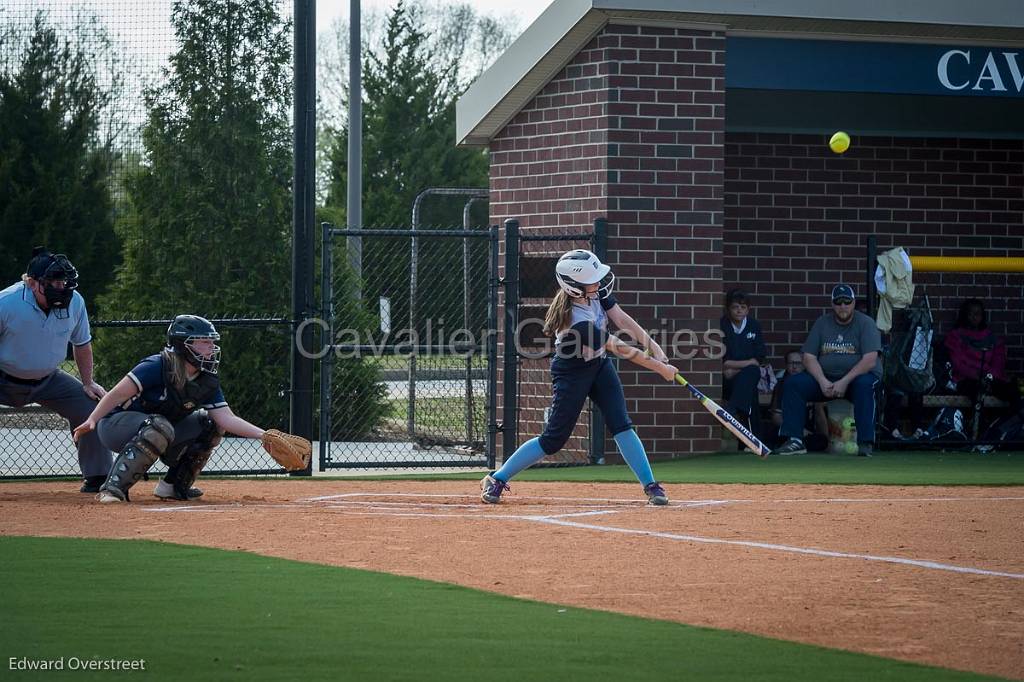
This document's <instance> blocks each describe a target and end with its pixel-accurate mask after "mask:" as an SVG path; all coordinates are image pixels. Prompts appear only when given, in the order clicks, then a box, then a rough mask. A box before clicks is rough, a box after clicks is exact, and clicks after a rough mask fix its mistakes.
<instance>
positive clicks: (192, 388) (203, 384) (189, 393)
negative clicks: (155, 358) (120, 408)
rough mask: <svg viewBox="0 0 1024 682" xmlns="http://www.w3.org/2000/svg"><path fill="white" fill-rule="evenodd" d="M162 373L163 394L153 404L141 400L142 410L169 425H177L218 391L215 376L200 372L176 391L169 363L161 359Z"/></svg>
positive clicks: (218, 381)
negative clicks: (165, 419) (167, 420)
mask: <svg viewBox="0 0 1024 682" xmlns="http://www.w3.org/2000/svg"><path fill="white" fill-rule="evenodd" d="M161 362H162V363H163V372H164V394H163V395H162V396H161V399H160V400H158V401H155V402H150V401H148V400H145V399H142V409H143V411H145V412H148V413H150V414H162V415H163V416H165V417H167V418H168V419H169V420H170V421H171V423H174V424H176V423H178V422H179V421H181V420H182V419H184V418H185V417H187V416H189V415H190V414H192V413H193V412H195V411H196V410H197V409H199V408H200V407H201V406H203V405H205V404H206V403H208V402H210V401H211V400H213V397H214V396H215V395H217V391H218V389H220V380H219V379H218V378H217V375H216V374H210V373H209V372H200V373H199V376H197V377H196V378H195V379H192V380H191V381H186V382H185V385H184V386H183V387H182V388H180V389H178V388H175V386H174V378H173V377H172V375H171V368H170V366H169V363H167V362H166V361H164V360H163V359H161Z"/></svg>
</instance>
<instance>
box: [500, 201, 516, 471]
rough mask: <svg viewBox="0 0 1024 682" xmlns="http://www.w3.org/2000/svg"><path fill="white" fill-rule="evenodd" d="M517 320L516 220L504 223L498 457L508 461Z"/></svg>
mask: <svg viewBox="0 0 1024 682" xmlns="http://www.w3.org/2000/svg"><path fill="white" fill-rule="evenodd" d="M518 320H519V221H518V220H506V221H505V333H504V335H505V353H504V365H503V369H504V376H503V377H502V384H503V385H504V390H503V398H502V400H503V404H502V411H503V418H502V420H501V435H502V440H501V450H502V452H501V456H502V459H508V458H509V457H511V456H512V453H513V452H515V450H516V447H517V446H518V443H516V434H517V433H518V432H519V428H518V422H519V405H518V403H517V396H516V383H517V381H516V378H517V374H518V372H519V357H518V353H517V348H516V345H517V344H516V325H517V324H518Z"/></svg>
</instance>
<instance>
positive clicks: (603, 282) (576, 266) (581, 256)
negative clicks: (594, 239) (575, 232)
mask: <svg viewBox="0 0 1024 682" xmlns="http://www.w3.org/2000/svg"><path fill="white" fill-rule="evenodd" d="M555 280H557V281H558V286H559V287H561V289H562V291H564V292H565V293H567V294H568V295H569V296H571V297H572V298H582V297H583V295H584V294H583V287H585V286H586V285H588V284H598V285H599V286H598V289H597V295H598V296H599V297H600V298H607V297H608V296H610V295H611V293H612V288H613V287H614V285H615V275H613V274H612V269H611V268H610V267H608V266H607V265H605V264H604V263H602V262H601V259H600V258H598V257H597V256H595V255H594V254H593V253H592V252H591V251H587V250H586V249H573V250H572V251H567V252H566V253H564V254H562V257H561V258H559V259H558V263H556V264H555Z"/></svg>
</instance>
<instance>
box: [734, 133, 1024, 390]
mask: <svg viewBox="0 0 1024 682" xmlns="http://www.w3.org/2000/svg"><path fill="white" fill-rule="evenodd" d="M725 168H726V170H725V175H726V179H725V214H726V215H725V232H724V244H723V254H724V261H723V285H724V287H725V288H726V289H728V288H730V287H733V286H740V287H742V288H745V289H747V290H748V291H750V292H751V293H752V294H753V295H754V314H755V316H756V317H757V318H758V319H759V320H760V321H761V322H762V324H763V326H764V329H765V337H766V339H767V341H768V343H769V347H770V348H769V349H770V351H771V352H772V355H773V356H774V358H773V360H774V364H775V365H776V366H777V367H781V360H780V359H779V358H780V357H781V355H782V354H783V353H784V352H785V350H786V349H788V348H790V347H793V346H799V345H800V344H801V343H802V341H803V339H804V337H805V335H806V333H807V331H808V329H809V328H810V325H811V324H812V323H813V321H814V319H815V318H816V317H817V316H819V315H820V314H822V313H823V312H824V311H825V310H827V309H828V307H829V301H828V293H829V291H830V289H831V286H832V285H833V284H835V283H836V282H838V281H845V282H847V283H849V284H852V285H853V286H854V289H855V290H856V291H857V294H858V296H861V297H863V296H864V294H865V293H866V283H865V281H866V274H865V268H866V249H865V244H866V239H867V236H868V235H871V234H874V235H876V236H877V242H878V250H879V253H881V252H883V251H885V250H887V249H889V248H892V247H894V246H902V247H904V248H905V249H907V251H908V252H909V253H910V254H911V255H935V256H1008V255H1012V256H1017V257H1024V142H1022V141H1021V140H973V139H960V140H956V139H924V138H892V137H863V138H857V137H856V136H855V137H854V140H853V146H852V147H851V149H850V150H849V151H848V152H846V153H845V154H843V155H842V156H837V155H835V154H833V153H832V152H830V151H829V150H828V147H827V145H826V140H825V137H824V136H821V135H784V134H754V133H729V134H727V135H726V148H725ZM914 280H915V282H916V283H918V284H923V285H925V286H924V290H925V291H927V293H928V295H929V299H930V302H931V304H932V306H933V308H936V309H937V311H936V312H937V315H936V317H937V320H939V329H940V332H943V331H945V330H946V329H948V328H949V326H950V324H951V322H952V320H953V319H954V318H955V317H956V310H957V308H958V307H959V304H960V302H961V300H962V299H963V298H965V297H970V296H977V297H979V298H982V299H983V300H985V301H986V303H987V305H988V308H989V319H990V323H991V326H992V327H993V328H994V329H995V330H996V331H997V332H998V333H1000V334H1003V335H1005V336H1006V337H1007V340H1008V344H1009V346H1010V356H1011V359H1010V368H1011V370H1012V371H1014V372H1017V373H1018V374H1021V373H1024V288H1022V287H1024V274H959V273H957V274H952V273H943V274H939V273H916V274H915V278H914ZM920 291H921V288H919V289H918V292H919V293H920Z"/></svg>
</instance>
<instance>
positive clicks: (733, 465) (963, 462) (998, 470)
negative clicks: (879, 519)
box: [314, 452, 1024, 486]
mask: <svg viewBox="0 0 1024 682" xmlns="http://www.w3.org/2000/svg"><path fill="white" fill-rule="evenodd" d="M652 468H653V469H654V475H655V477H656V478H657V479H658V480H659V481H661V482H663V483H711V484H714V483H751V484H772V483H809V484H842V485H1002V486H1006V485H1024V453H1021V452H997V453H992V454H989V455H979V454H973V453H966V452H952V453H950V452H898V453H894V452H883V453H876V454H875V456H874V457H872V458H870V459H868V458H863V457H856V456H851V455H832V454H816V453H811V454H807V455H798V456H795V457H769V458H768V459H766V460H761V459H758V458H757V457H755V456H754V455H752V454H749V453H718V454H712V455H701V456H697V457H691V458H689V459H677V460H670V461H664V462H654V463H653V465H652ZM381 478H387V479H388V480H394V479H400V480H401V479H405V480H438V479H440V480H447V479H454V480H465V479H479V478H480V474H479V473H470V472H465V473H462V472H455V473H441V474H427V473H423V474H410V475H403V476H389V477H380V476H365V477H348V480H352V479H364V480H375V479H381ZM314 480H322V479H320V478H317V479H314ZM515 480H516V481H568V482H572V481H580V482H594V483H601V482H608V483H635V482H636V478H635V477H634V476H633V473H632V472H631V471H630V470H629V469H628V468H627V467H626V466H625V465H604V466H579V467H534V468H532V469H527V470H526V471H524V472H522V473H520V474H518V475H517V476H516V479H515Z"/></svg>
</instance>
